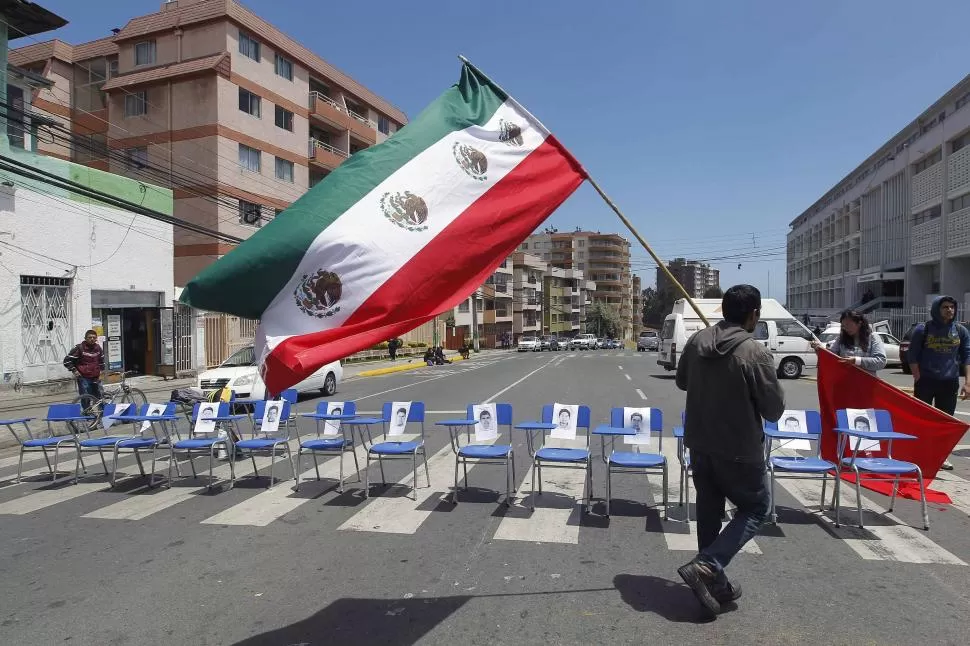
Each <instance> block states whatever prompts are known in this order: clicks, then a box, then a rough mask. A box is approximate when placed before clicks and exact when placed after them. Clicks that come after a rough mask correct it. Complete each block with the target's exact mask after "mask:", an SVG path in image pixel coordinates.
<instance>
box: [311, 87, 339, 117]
mask: <svg viewBox="0 0 970 646" xmlns="http://www.w3.org/2000/svg"><path fill="white" fill-rule="evenodd" d="M315 101H323V102H324V103H326V104H328V105H329V106H330V107H332V108H333V109H334V110H339V111H340V112H346V111H345V110H344V109H343V106H341V105H340V104H339V103H337V102H336V101H334V100H333V99H331V98H330V97H329V96H327V95H326V94H323V93H321V92H317V91H316V90H314V91H312V92H310V109H311V110H312V109H313V108H314V107H315V105H314V102H315Z"/></svg>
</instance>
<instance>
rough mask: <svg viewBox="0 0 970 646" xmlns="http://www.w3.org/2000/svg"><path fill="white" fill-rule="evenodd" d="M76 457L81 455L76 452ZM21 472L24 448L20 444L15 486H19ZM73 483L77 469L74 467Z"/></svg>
mask: <svg viewBox="0 0 970 646" xmlns="http://www.w3.org/2000/svg"><path fill="white" fill-rule="evenodd" d="M78 455H81V453H80V452H78ZM23 471H24V446H23V444H21V445H20V461H19V463H18V464H17V484H20V475H21V474H22V473H23ZM74 482H77V467H75V469H74Z"/></svg>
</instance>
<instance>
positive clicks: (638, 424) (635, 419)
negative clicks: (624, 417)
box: [630, 413, 643, 433]
mask: <svg viewBox="0 0 970 646" xmlns="http://www.w3.org/2000/svg"><path fill="white" fill-rule="evenodd" d="M630 428H632V429H633V430H634V431H636V432H637V433H639V432H640V431H641V429H642V428H643V415H641V414H640V413H633V414H632V415H630Z"/></svg>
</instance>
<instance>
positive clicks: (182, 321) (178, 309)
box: [174, 302, 195, 375]
mask: <svg viewBox="0 0 970 646" xmlns="http://www.w3.org/2000/svg"><path fill="white" fill-rule="evenodd" d="M174 310H175V315H174V319H175V374H176V375H182V374H186V373H189V372H192V370H194V368H195V361H194V360H193V356H192V345H193V344H192V317H193V316H194V315H193V313H192V308H191V307H189V306H188V305H185V304H184V303H178V302H176V303H175V308H174Z"/></svg>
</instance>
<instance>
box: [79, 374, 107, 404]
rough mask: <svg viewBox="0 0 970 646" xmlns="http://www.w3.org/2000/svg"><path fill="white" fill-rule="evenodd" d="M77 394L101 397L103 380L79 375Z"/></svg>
mask: <svg viewBox="0 0 970 646" xmlns="http://www.w3.org/2000/svg"><path fill="white" fill-rule="evenodd" d="M77 394H78V395H82V396H83V395H93V396H94V397H95V398H97V399H101V380H100V379H88V378H87V377H78V378H77Z"/></svg>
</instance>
